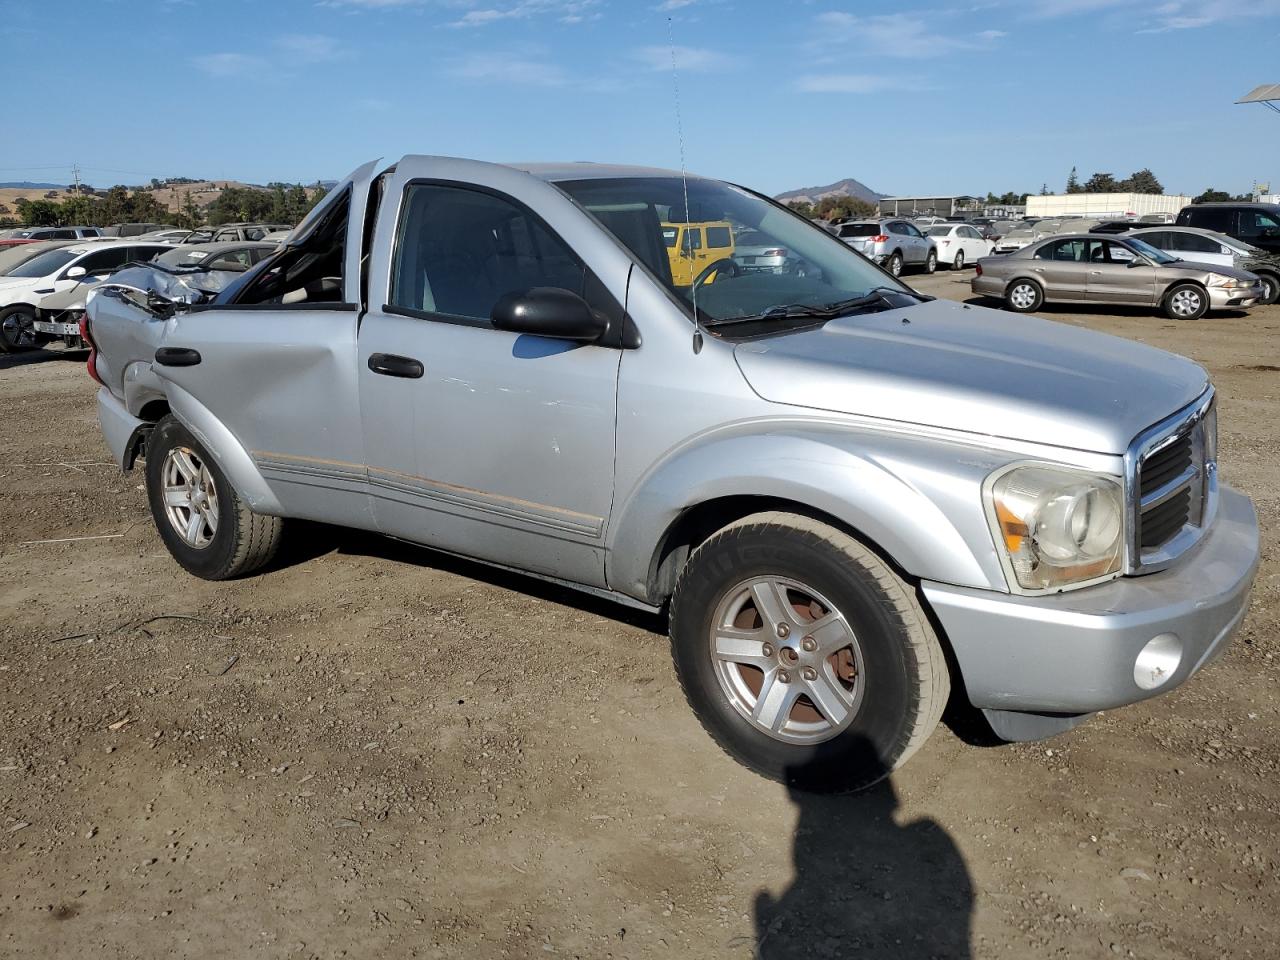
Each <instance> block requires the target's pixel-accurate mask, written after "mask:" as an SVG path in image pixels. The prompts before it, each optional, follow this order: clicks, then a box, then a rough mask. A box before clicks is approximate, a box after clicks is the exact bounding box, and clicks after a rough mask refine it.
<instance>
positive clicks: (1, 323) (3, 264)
mask: <svg viewBox="0 0 1280 960" xmlns="http://www.w3.org/2000/svg"><path fill="white" fill-rule="evenodd" d="M278 249H279V247H278V245H276V244H273V243H261V242H252V241H243V240H237V241H231V242H224V243H217V244H201V245H195V246H173V245H171V244H165V243H158V242H156V241H154V240H146V239H143V238H138V239H132V240H113V239H110V238H99V239H95V240H86V241H84V242H76V241H68V240H55V241H39V242H34V243H31V244H25V245H23V246H20V247H16V248H12V249H9V250H5V251H0V353H9V352H14V351H20V350H29V349H32V348H33V347H37V346H39V345H41V344H42V343H47V342H50V341H51V340H53V339H61V340H62V341H63V342H64V343H66V344H67V345H68V346H72V347H77V346H82V345H83V342H82V341H81V339H80V331H79V323H80V317H81V316H83V314H84V308H85V303H86V301H87V298H88V294H89V291H91V290H92V289H93V288H94V287H95V286H96V285H97V284H99V283H101V282H102V281H103V280H105V279H107V278H108V277H110V276H111V275H112V274H114V273H116V272H117V271H118V270H120V269H121V268H123V267H124V266H125V265H127V264H130V263H144V262H148V261H152V260H154V261H156V262H157V263H159V264H161V265H162V266H163V267H165V268H167V269H169V270H172V271H178V272H181V271H191V270H201V271H209V272H213V271H220V272H225V273H229V274H238V273H242V272H244V271H245V270H247V269H249V267H251V266H253V265H254V264H256V263H257V262H258V261H259V260H262V259H263V258H265V257H267V256H269V255H270V254H272V253H274V252H275V251H276V250H278Z"/></svg>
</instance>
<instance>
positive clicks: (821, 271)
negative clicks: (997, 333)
mask: <svg viewBox="0 0 1280 960" xmlns="http://www.w3.org/2000/svg"><path fill="white" fill-rule="evenodd" d="M557 186H558V187H559V188H560V189H561V190H563V191H564V192H565V193H567V194H568V195H569V196H570V197H572V198H573V199H574V200H575V201H576V202H577V203H578V204H579V205H580V206H582V207H583V208H584V209H585V210H586V211H587V212H588V213H590V214H591V215H592V216H593V217H595V219H596V220H597V221H599V223H600V224H601V225H602V226H603V227H604V228H605V229H606V230H608V231H609V232H610V233H611V234H613V236H614V237H616V238H617V240H618V241H619V242H620V243H621V244H622V245H623V246H624V247H626V248H627V249H629V250H630V251H631V253H632V254H633V255H634V256H635V257H636V259H637V260H638V261H639V262H640V263H642V264H643V265H644V266H645V267H647V268H648V269H649V271H650V272H651V273H652V274H653V275H654V277H655V278H657V280H658V281H659V282H661V283H662V284H663V285H664V286H665V287H666V288H667V289H668V290H670V291H671V293H672V294H674V295H675V297H676V299H677V300H678V301H679V302H680V303H681V304H682V305H683V306H685V308H686V310H688V311H689V312H690V314H692V307H693V304H694V302H695V300H696V303H697V307H698V314H699V319H700V320H702V321H703V322H709V321H715V320H731V319H734V318H746V317H761V316H763V315H764V314H766V313H770V312H771V311H776V310H780V309H783V308H786V309H788V310H793V311H802V310H803V309H804V308H806V307H813V308H818V307H827V306H829V305H831V304H839V303H842V302H843V301H846V300H851V299H856V298H859V297H864V296H867V295H868V294H871V293H872V291H874V290H876V289H878V288H886V287H888V288H890V289H892V290H894V291H902V292H903V293H905V294H907V295H909V294H910V291H909V290H907V289H906V288H905V287H902V286H900V285H897V284H895V282H894V281H893V280H892V279H891V278H890V277H889V276H888V275H887V274H885V273H884V272H882V271H880V270H878V269H877V268H876V267H874V266H872V265H871V264H870V263H868V262H867V260H865V259H864V258H863V257H862V256H860V255H859V254H857V253H854V251H853V250H851V249H850V248H849V247H848V246H847V245H846V244H843V243H841V242H840V241H839V240H837V239H836V238H834V237H832V236H831V234H829V233H827V231H825V230H823V229H821V228H820V227H816V226H814V225H813V224H812V223H810V222H809V221H808V220H805V219H804V218H803V217H800V216H798V215H796V214H794V213H792V212H791V211H790V210H787V209H786V208H784V207H781V206H779V205H778V204H776V203H773V202H771V201H769V200H766V199H764V198H762V197H759V196H756V195H755V194H752V193H750V192H749V191H747V190H744V189H742V188H741V187H735V186H731V185H729V184H727V183H721V182H719V181H715V180H701V179H691V180H689V182H688V187H687V190H688V203H687V205H686V202H685V189H686V188H685V185H684V184H683V182H682V181H681V179H680V178H679V177H636V178H626V179H598V180H574V181H567V182H562V183H558V184H557ZM726 222H727V224H728V225H729V227H730V230H731V233H732V235H733V236H734V237H738V236H741V235H743V234H747V232H748V231H752V234H750V235H751V236H752V241H753V246H756V245H767V246H770V247H777V248H779V249H781V250H783V251H785V253H784V254H783V255H782V261H783V262H782V263H781V264H778V263H777V262H776V260H777V258H776V257H769V258H760V257H756V256H744V255H742V254H739V253H737V252H736V250H735V247H734V246H732V245H731V246H729V247H717V246H714V245H712V244H710V243H708V244H704V245H702V246H698V245H696V244H688V243H681V244H679V245H678V246H671V247H669V246H667V238H666V237H665V236H664V233H663V231H664V227H665V228H666V229H670V226H671V225H672V224H680V225H683V224H690V225H691V226H692V227H694V228H696V227H697V226H699V225H708V224H714V225H719V226H723V225H724V224H725V223H726ZM686 232H690V231H688V230H687V229H686ZM709 232H710V231H708V233H709ZM760 259H765V260H766V262H765V263H764V264H761V263H759V262H758V261H759V260H760Z"/></svg>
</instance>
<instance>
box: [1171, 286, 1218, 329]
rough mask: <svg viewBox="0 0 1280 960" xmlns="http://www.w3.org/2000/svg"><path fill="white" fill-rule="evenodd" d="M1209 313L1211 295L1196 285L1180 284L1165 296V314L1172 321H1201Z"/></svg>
mask: <svg viewBox="0 0 1280 960" xmlns="http://www.w3.org/2000/svg"><path fill="white" fill-rule="evenodd" d="M1208 312H1209V295H1208V294H1207V293H1205V292H1204V290H1203V289H1202V288H1201V287H1197V286H1196V285H1195V284H1194V283H1180V284H1178V285H1177V286H1174V287H1172V288H1170V290H1169V291H1168V293H1166V294H1165V295H1164V314H1165V316H1166V317H1168V318H1169V319H1171V320H1199V319H1200V318H1201V317H1203V316H1204V315H1205V314H1206V313H1208Z"/></svg>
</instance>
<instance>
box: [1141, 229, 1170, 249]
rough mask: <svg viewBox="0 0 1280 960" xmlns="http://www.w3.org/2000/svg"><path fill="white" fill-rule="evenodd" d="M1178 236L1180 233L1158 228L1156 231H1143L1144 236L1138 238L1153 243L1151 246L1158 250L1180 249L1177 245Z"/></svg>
mask: <svg viewBox="0 0 1280 960" xmlns="http://www.w3.org/2000/svg"><path fill="white" fill-rule="evenodd" d="M1178 236H1179V234H1176V233H1169V232H1167V231H1164V230H1157V231H1156V232H1155V233H1146V232H1143V234H1142V236H1140V237H1138V239H1139V240H1143V241H1145V242H1147V243H1149V244H1151V246H1153V247H1155V248H1156V249H1158V250H1176V249H1178V248H1177V246H1176V244H1177V238H1178Z"/></svg>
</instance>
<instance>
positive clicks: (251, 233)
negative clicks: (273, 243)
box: [244, 227, 267, 240]
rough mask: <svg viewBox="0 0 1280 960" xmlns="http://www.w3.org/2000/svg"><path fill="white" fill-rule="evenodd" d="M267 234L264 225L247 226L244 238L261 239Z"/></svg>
mask: <svg viewBox="0 0 1280 960" xmlns="http://www.w3.org/2000/svg"><path fill="white" fill-rule="evenodd" d="M266 235H267V231H266V230H264V229H262V227H247V228H246V229H245V231H244V238H245V239H246V240H261V239H262V238H263V237H265V236H266Z"/></svg>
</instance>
